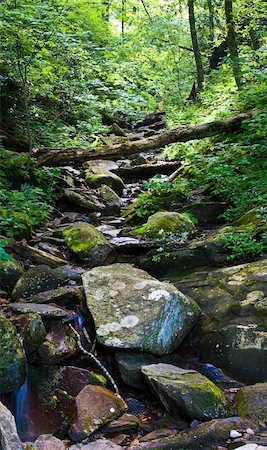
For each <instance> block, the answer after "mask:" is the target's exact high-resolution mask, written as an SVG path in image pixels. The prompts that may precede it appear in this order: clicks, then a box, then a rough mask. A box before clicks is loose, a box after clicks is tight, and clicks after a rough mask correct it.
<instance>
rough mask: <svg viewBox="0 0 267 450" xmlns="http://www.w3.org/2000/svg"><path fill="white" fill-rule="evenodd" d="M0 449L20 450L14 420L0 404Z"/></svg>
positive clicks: (20, 445) (20, 446)
mask: <svg viewBox="0 0 267 450" xmlns="http://www.w3.org/2000/svg"><path fill="white" fill-rule="evenodd" d="M0 448H1V450H22V448H23V447H22V443H21V442H20V439H19V436H18V432H17V428H16V423H15V419H14V417H13V416H12V414H11V412H10V411H9V409H7V408H6V407H5V406H4V405H3V404H2V403H1V402H0Z"/></svg>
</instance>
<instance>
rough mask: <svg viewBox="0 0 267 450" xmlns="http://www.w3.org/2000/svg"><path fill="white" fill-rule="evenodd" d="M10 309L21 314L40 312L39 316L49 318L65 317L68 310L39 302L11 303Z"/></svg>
mask: <svg viewBox="0 0 267 450" xmlns="http://www.w3.org/2000/svg"><path fill="white" fill-rule="evenodd" d="M10 307H11V309H13V310H14V311H18V312H21V313H23V314H27V313H37V314H40V316H41V317H49V318H51V319H53V318H54V319H62V318H63V317H67V316H68V314H69V311H65V310H64V309H62V308H57V307H56V306H53V305H43V304H41V303H39V304H37V305H36V304H35V303H23V302H21V303H11V305H10Z"/></svg>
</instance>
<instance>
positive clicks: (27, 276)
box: [12, 265, 58, 300]
mask: <svg viewBox="0 0 267 450" xmlns="http://www.w3.org/2000/svg"><path fill="white" fill-rule="evenodd" d="M57 286H58V282H57V279H56V277H55V275H54V271H53V269H51V268H50V267H49V266H45V265H40V266H36V267H34V268H32V269H29V270H27V272H25V273H24V274H23V275H22V276H21V277H20V279H19V280H18V281H17V283H16V285H15V287H14V289H13V291H12V298H13V300H18V299H22V298H23V299H25V298H27V297H30V296H31V295H34V294H37V293H38V292H43V291H48V290H50V289H55V288H57Z"/></svg>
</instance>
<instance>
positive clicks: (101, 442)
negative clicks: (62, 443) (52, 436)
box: [69, 439, 122, 450]
mask: <svg viewBox="0 0 267 450" xmlns="http://www.w3.org/2000/svg"><path fill="white" fill-rule="evenodd" d="M120 449H121V450H122V447H121V446H120V445H117V444H114V442H112V441H109V440H108V439H98V440H97V441H93V442H89V443H88V444H76V445H72V446H71V447H70V448H69V450H120Z"/></svg>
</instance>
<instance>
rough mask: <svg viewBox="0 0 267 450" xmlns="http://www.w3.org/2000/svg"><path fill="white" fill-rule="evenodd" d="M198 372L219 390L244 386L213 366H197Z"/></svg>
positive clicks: (207, 364)
mask: <svg viewBox="0 0 267 450" xmlns="http://www.w3.org/2000/svg"><path fill="white" fill-rule="evenodd" d="M198 370H199V372H200V373H202V375H205V377H207V378H208V379H209V380H211V381H212V382H213V383H214V384H216V386H219V387H220V388H221V389H231V388H237V387H242V386H244V385H243V384H242V383H239V382H238V381H236V380H233V379H232V378H230V377H228V376H227V375H225V374H224V373H223V371H222V370H221V369H219V368H218V367H215V366H214V365H213V364H209V363H206V364H199V368H198Z"/></svg>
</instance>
